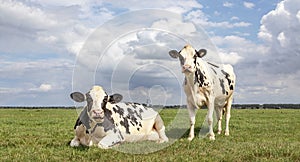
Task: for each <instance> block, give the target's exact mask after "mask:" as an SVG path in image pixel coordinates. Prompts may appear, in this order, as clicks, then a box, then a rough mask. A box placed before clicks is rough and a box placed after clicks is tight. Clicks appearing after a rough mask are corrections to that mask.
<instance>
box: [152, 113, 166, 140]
mask: <svg viewBox="0 0 300 162" xmlns="http://www.w3.org/2000/svg"><path fill="white" fill-rule="evenodd" d="M154 128H155V130H156V131H157V133H158V136H159V140H158V143H164V142H168V141H169V139H168V137H167V136H166V132H165V129H166V128H165V126H164V121H163V120H162V119H161V117H160V115H159V114H158V115H157V116H156V118H155V123H154Z"/></svg>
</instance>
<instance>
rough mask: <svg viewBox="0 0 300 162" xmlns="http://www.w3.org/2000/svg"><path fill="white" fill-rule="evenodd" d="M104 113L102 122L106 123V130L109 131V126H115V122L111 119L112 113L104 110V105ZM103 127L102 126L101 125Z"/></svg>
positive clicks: (104, 108) (104, 107)
mask: <svg viewBox="0 0 300 162" xmlns="http://www.w3.org/2000/svg"><path fill="white" fill-rule="evenodd" d="M102 109H103V111H104V115H105V116H104V122H106V123H107V124H108V125H107V126H108V128H107V130H110V129H111V128H112V127H111V125H110V124H112V125H115V121H114V119H113V117H112V111H111V110H109V109H107V108H106V105H105V106H103V107H102ZM103 125H104V124H103Z"/></svg>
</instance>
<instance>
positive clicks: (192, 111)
mask: <svg viewBox="0 0 300 162" xmlns="http://www.w3.org/2000/svg"><path fill="white" fill-rule="evenodd" d="M187 109H188V111H189V116H190V124H191V127H190V134H189V137H188V140H189V141H191V140H193V138H194V137H195V134H194V129H195V117H196V109H195V108H194V107H193V106H191V104H187Z"/></svg>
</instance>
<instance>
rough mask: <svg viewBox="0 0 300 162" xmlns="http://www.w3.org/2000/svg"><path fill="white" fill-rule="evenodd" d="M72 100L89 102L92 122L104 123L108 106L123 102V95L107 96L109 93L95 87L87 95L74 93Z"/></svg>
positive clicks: (88, 111) (88, 109)
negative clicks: (105, 110) (108, 104)
mask: <svg viewBox="0 0 300 162" xmlns="http://www.w3.org/2000/svg"><path fill="white" fill-rule="evenodd" d="M70 96H71V98H72V99H73V100H74V101H76V102H84V101H86V102H87V105H86V111H87V114H88V116H89V118H90V119H91V120H94V121H95V122H97V123H102V122H103V121H104V116H105V115H104V109H105V108H106V104H107V103H108V102H109V103H112V104H114V103H118V102H120V101H121V100H122V98H123V97H122V95H120V94H114V95H110V96H109V95H107V93H106V92H105V91H104V90H103V89H102V87H100V86H94V87H93V88H92V89H91V90H90V91H89V92H87V93H86V94H82V93H81V92H73V93H71V94H70Z"/></svg>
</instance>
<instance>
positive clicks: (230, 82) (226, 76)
mask: <svg viewBox="0 0 300 162" xmlns="http://www.w3.org/2000/svg"><path fill="white" fill-rule="evenodd" d="M221 72H222V73H223V74H224V75H225V78H226V79H227V82H228V86H229V89H230V90H233V85H232V84H233V81H232V80H231V79H230V78H229V77H230V75H229V74H228V73H227V72H225V71H224V70H221Z"/></svg>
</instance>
